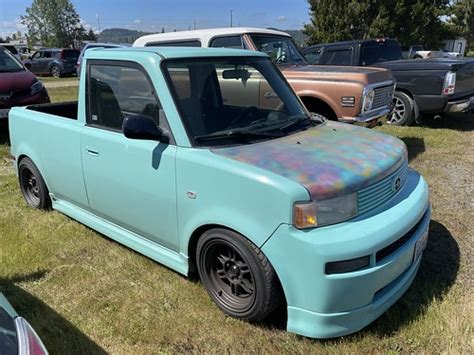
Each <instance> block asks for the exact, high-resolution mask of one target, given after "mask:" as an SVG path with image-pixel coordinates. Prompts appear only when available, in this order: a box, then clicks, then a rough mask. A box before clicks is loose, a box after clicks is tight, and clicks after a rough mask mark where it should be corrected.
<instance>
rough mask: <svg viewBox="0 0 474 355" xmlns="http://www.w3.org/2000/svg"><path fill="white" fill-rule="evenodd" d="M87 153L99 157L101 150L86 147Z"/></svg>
mask: <svg viewBox="0 0 474 355" xmlns="http://www.w3.org/2000/svg"><path fill="white" fill-rule="evenodd" d="M86 153H87V154H89V155H92V156H93V157H98V156H99V152H98V151H97V150H93V149H89V148H86Z"/></svg>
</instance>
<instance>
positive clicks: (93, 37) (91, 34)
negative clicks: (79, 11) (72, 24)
mask: <svg viewBox="0 0 474 355" xmlns="http://www.w3.org/2000/svg"><path fill="white" fill-rule="evenodd" d="M84 39H86V40H88V41H97V35H96V34H95V33H94V31H93V30H92V28H90V29H89V32H87V34H86V35H85V36H84Z"/></svg>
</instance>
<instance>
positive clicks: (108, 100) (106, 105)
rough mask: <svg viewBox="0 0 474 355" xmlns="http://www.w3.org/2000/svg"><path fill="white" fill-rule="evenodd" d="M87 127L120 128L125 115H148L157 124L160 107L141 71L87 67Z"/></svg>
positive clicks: (110, 66) (121, 66)
mask: <svg viewBox="0 0 474 355" xmlns="http://www.w3.org/2000/svg"><path fill="white" fill-rule="evenodd" d="M88 74H89V80H88V103H89V106H88V107H89V112H88V115H87V124H89V125H94V126H99V127H103V128H106V129H112V130H118V131H120V130H121V129H122V121H123V119H124V117H126V116H133V115H143V116H149V117H150V118H151V119H152V120H153V121H155V123H156V124H157V125H159V123H160V122H159V117H160V111H161V106H160V104H159V102H158V101H157V99H156V98H155V95H154V88H153V86H152V85H151V83H150V81H149V80H148V78H147V76H146V75H145V74H144V72H142V71H141V70H140V69H137V68H135V67H131V66H126V65H110V64H93V63H92V64H90V66H89V71H88Z"/></svg>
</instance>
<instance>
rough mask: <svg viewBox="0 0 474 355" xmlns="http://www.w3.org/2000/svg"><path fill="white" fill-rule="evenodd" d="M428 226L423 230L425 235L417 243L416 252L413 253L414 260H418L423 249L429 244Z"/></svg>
mask: <svg viewBox="0 0 474 355" xmlns="http://www.w3.org/2000/svg"><path fill="white" fill-rule="evenodd" d="M428 229H429V228H428V227H427V228H426V230H425V231H424V232H423V235H422V236H421V238H420V239H418V241H417V242H416V244H415V253H414V254H413V261H416V260H418V258H419V257H420V256H421V254H423V251H424V250H425V249H426V245H427V244H428Z"/></svg>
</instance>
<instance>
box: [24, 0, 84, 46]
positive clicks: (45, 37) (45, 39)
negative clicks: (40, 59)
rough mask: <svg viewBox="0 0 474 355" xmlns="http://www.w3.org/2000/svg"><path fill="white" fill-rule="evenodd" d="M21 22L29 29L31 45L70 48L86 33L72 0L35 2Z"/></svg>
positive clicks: (27, 9) (37, 0) (28, 8)
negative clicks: (39, 44) (39, 43)
mask: <svg viewBox="0 0 474 355" xmlns="http://www.w3.org/2000/svg"><path fill="white" fill-rule="evenodd" d="M21 20H22V23H23V24H24V25H26V26H27V28H28V40H29V41H30V43H38V42H41V44H42V45H44V46H51V47H68V46H70V45H73V44H74V41H75V40H81V39H83V38H84V36H85V33H86V31H85V29H84V27H83V26H82V25H81V19H80V17H79V14H78V13H77V12H76V9H75V7H74V5H73V4H72V3H71V1H70V0H33V3H32V4H31V7H27V8H26V15H24V16H21Z"/></svg>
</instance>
